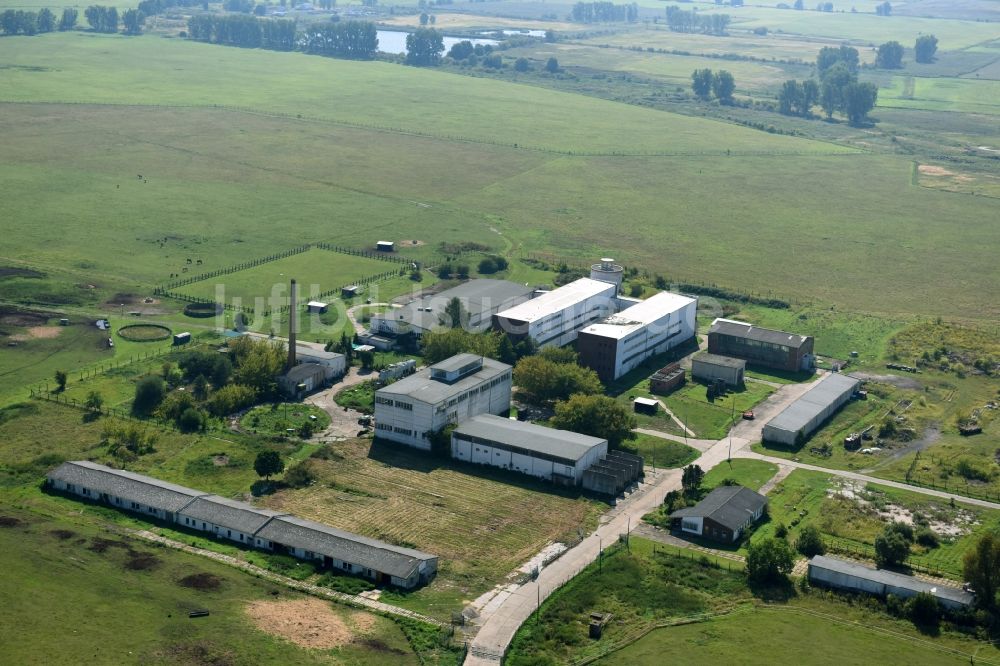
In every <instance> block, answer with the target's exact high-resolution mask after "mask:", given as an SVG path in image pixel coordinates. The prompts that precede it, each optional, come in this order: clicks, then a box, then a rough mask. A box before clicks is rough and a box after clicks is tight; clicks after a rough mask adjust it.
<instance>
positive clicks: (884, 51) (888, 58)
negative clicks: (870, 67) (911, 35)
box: [875, 42, 903, 69]
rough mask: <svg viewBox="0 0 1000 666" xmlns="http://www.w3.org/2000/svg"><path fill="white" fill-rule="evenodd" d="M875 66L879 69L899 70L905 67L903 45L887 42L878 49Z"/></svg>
mask: <svg viewBox="0 0 1000 666" xmlns="http://www.w3.org/2000/svg"><path fill="white" fill-rule="evenodd" d="M875 66H876V67H878V68H879V69H899V68H900V67H902V66H903V45H902V44H900V43H899V42H886V43H885V44H882V45H881V46H879V47H878V53H877V54H876V55H875Z"/></svg>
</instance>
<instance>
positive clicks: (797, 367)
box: [708, 319, 816, 372]
mask: <svg viewBox="0 0 1000 666" xmlns="http://www.w3.org/2000/svg"><path fill="white" fill-rule="evenodd" d="M708 351H709V352H711V353H713V354H718V355H720V356H735V357H736V358H742V359H744V360H746V361H747V362H749V363H750V364H751V365H757V366H760V367H764V368H773V369H775V370H784V371H786V372H799V371H801V370H809V369H811V368H813V367H814V366H815V362H816V359H815V356H814V355H813V338H812V337H811V336H808V335H796V334H794V333H785V332H784V331H773V330H771V329H768V328H761V327H759V326H754V325H753V324H748V323H746V322H742V321H734V320H732V319H716V320H715V321H713V322H712V327H711V328H710V329H709V330H708Z"/></svg>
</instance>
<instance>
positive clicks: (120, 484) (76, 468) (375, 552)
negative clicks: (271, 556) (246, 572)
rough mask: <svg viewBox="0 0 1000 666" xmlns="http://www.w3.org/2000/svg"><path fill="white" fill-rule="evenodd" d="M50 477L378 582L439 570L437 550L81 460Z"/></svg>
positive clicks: (58, 484)
mask: <svg viewBox="0 0 1000 666" xmlns="http://www.w3.org/2000/svg"><path fill="white" fill-rule="evenodd" d="M47 483H48V485H49V487H51V488H53V489H54V490H57V491H59V492H63V493H68V494H72V495H77V496H78V497H82V498H85V499H89V500H92V501H94V502H101V503H104V504H107V505H110V506H112V507H115V508H118V509H122V510H124V511H131V512H134V513H139V514H142V515H145V516H152V517H154V518H156V519H158V520H162V521H165V522H168V523H175V524H177V525H180V526H182V527H184V528H187V529H191V530H197V531H199V532H207V533H209V534H212V535H214V536H216V537H218V538H221V539H228V540H230V541H234V542H236V543H241V544H243V545H245V546H248V547H254V548H261V549H264V550H269V551H272V552H276V553H287V554H289V555H293V556H295V557H298V558H300V559H304V560H311V561H314V562H316V563H317V564H319V565H321V566H325V567H328V568H334V569H337V570H339V571H343V572H344V573H350V574H355V575H359V576H363V577H365V578H368V579H370V580H373V581H375V582H376V583H379V584H392V585H396V586H398V587H403V588H408V589H409V588H414V587H416V586H417V585H421V584H423V583H426V582H428V581H429V580H430V579H431V578H432V577H433V576H434V574H435V573H436V572H437V566H438V558H437V557H436V556H435V555H430V554H428V553H424V552H421V551H419V550H414V549H412V548H403V547H401V546H395V545H392V544H389V543H385V542H382V541H377V540H375V539H370V538H368V537H364V536H361V535H358V534H352V533H350V532H345V531H343V530H338V529H336V528H334V527H330V526H329V525H322V524H320V523H315V522H313V521H311V520H304V519H302V518H297V517H295V516H292V515H289V514H285V513H279V512H276V511H270V510H267V509H259V508H257V507H255V506H253V505H251V504H247V503H245V502H238V501H235V500H230V499H226V498H224V497H219V496H218V495H211V494H209V493H205V492H202V491H200V490H194V489H192V488H185V487H184V486H178V485H176V484H173V483H168V482H166V481H160V480H159V479H154V478H153V477H149V476H144V475H142V474H136V473H134V472H128V471H125V470H120V469H112V468H110V467H106V466H104V465H100V464H98V463H93V462H89V461H86V460H78V461H72V462H66V463H63V464H62V465H60V466H59V467H57V468H55V469H54V470H52V471H51V472H49V474H48V480H47Z"/></svg>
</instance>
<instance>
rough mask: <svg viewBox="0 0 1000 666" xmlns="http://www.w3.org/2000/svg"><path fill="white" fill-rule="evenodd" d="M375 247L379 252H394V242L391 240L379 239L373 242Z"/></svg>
mask: <svg viewBox="0 0 1000 666" xmlns="http://www.w3.org/2000/svg"><path fill="white" fill-rule="evenodd" d="M375 249H376V250H378V251H379V252H394V251H395V250H396V244H395V243H394V242H392V241H379V242H377V243H375Z"/></svg>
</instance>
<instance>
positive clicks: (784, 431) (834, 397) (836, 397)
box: [762, 372, 861, 446]
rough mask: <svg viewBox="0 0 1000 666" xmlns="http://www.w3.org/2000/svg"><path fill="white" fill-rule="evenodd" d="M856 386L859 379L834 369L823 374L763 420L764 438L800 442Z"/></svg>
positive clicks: (835, 408) (846, 398)
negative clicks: (790, 402)
mask: <svg viewBox="0 0 1000 666" xmlns="http://www.w3.org/2000/svg"><path fill="white" fill-rule="evenodd" d="M860 385H861V382H860V381H858V380H857V379H854V378H853V377H849V376H847V375H842V374H839V373H835V372H833V373H830V374H828V375H825V376H824V377H822V378H821V379H819V380H818V381H817V382H816V383H815V384H814V385H813V387H812V388H810V389H809V390H808V391H806V392H805V393H804V394H803V395H802V397H800V398H799V399H798V400H796V401H795V402H793V403H792V404H790V405H788V407H785V408H784V409H783V410H782V411H781V412H780V413H779V414H778V415H777V416H775V417H774V418H773V419H771V420H770V421H768V422H767V424H766V425H765V426H764V431H763V435H762V436H763V438H764V441H767V442H774V443H776V444H786V445H788V446H792V445H795V444H801V443H802V442H804V441H805V440H806V438H808V437H809V436H810V435H812V434H813V433H814V432H816V430H818V429H819V427H820V426H821V425H823V423H824V422H825V421H826V420H827V419H829V418H830V417H831V416H833V415H834V414H835V413H836V412H837V410H838V409H840V408H841V407H842V406H843V405H844V403H846V402H847V401H848V400H850V399H851V396H852V395H853V394H854V392H855V391H857V390H858V387H859V386H860Z"/></svg>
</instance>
